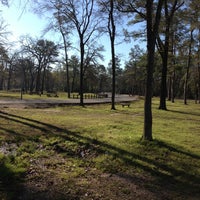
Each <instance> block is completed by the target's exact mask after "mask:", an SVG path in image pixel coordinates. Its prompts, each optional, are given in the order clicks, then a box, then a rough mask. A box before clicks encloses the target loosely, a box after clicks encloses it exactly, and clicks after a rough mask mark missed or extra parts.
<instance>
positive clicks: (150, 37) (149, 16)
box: [143, 0, 163, 140]
mask: <svg viewBox="0 0 200 200" xmlns="http://www.w3.org/2000/svg"><path fill="white" fill-rule="evenodd" d="M153 2H154V1H153V0H146V20H147V77H146V87H145V88H146V91H145V102H144V130H143V139H144V140H152V139H153V137H152V105H151V104H152V91H153V84H152V82H153V70H154V55H155V45H156V37H157V34H158V28H159V23H160V17H161V9H162V5H163V0H159V1H158V5H157V11H156V16H155V20H153ZM153 21H154V22H153Z"/></svg>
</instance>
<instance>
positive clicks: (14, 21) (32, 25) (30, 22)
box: [0, 0, 136, 67]
mask: <svg viewBox="0 0 200 200" xmlns="http://www.w3.org/2000/svg"><path fill="white" fill-rule="evenodd" d="M20 2H21V4H20ZM23 3H25V1H20V0H12V1H11V2H10V7H8V8H7V7H2V6H1V7H0V10H2V16H3V18H4V20H5V22H6V23H7V24H8V27H7V29H8V31H11V32H12V33H11V35H9V36H8V38H9V41H10V42H12V41H18V40H19V37H20V36H22V35H27V34H28V35H30V36H31V37H33V38H40V36H41V35H42V31H43V30H44V28H45V26H46V24H47V23H48V22H47V21H45V19H44V18H41V17H38V16H37V15H35V14H33V13H31V12H28V11H27V9H25V10H24V7H23V6H24V5H23ZM45 38H47V39H49V40H54V39H55V38H57V39H58V37H55V35H54V34H53V33H49V34H48V35H45ZM101 43H102V44H103V45H104V46H105V49H106V52H105V53H104V57H105V61H104V62H102V64H104V65H105V66H106V67H107V64H108V62H109V61H110V58H111V56H110V42H109V39H108V38H106V37H104V38H102V39H101ZM135 44H136V43H134V42H133V41H132V42H131V43H123V44H121V45H117V46H116V54H117V55H120V59H121V61H122V65H123V63H124V61H126V60H128V55H129V51H130V48H131V47H133V46H134V45H135Z"/></svg>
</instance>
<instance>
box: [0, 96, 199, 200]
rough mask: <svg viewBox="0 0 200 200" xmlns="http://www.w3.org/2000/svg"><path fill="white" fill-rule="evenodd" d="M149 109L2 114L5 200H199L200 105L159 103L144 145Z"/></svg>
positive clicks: (1, 194) (0, 195)
mask: <svg viewBox="0 0 200 200" xmlns="http://www.w3.org/2000/svg"><path fill="white" fill-rule="evenodd" d="M143 104H144V102H143V100H140V101H135V102H133V103H132V104H131V106H130V108H128V107H124V108H123V107H122V106H120V105H117V106H116V108H117V110H115V111H113V110H110V105H106V104H105V105H92V106H91V105H90V106H86V107H85V108H82V107H79V106H66V107H57V108H46V109H31V108H28V109H23V108H2V109H1V111H0V118H1V119H0V199H4V200H11V199H13V200H14V199H15V200H17V199H22V200H36V199H37V200H40V199H41V200H44V199H49V200H53V199H54V200H61V199H63V200H64V199H67V200H68V199H69V200H79V199H80V200H85V199H90V200H92V199H94V200H97V199H98V200H99V199H102V200H111V199H113V200H118V199H119V200H132V199H147V200H148V199H170V200H171V199H174V200H177V199H179V200H181V199H191V200H197V199H199V197H200V145H199V141H200V105H199V104H194V102H193V101H191V102H189V105H187V106H185V105H183V102H182V101H176V102H175V103H174V104H172V103H170V102H167V104H168V105H167V106H168V109H169V110H168V111H162V110H158V109H157V108H158V105H159V101H158V99H157V98H155V99H153V104H152V106H153V138H154V141H152V142H142V141H141V136H142V131H143Z"/></svg>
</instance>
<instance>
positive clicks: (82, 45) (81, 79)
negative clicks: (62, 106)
mask: <svg viewBox="0 0 200 200" xmlns="http://www.w3.org/2000/svg"><path fill="white" fill-rule="evenodd" d="M80 50H81V51H80V57H81V63H80V90H79V95H80V106H84V102H83V79H84V77H83V76H84V73H83V68H84V54H85V49H84V43H83V36H80Z"/></svg>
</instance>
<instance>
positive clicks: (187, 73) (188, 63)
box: [184, 29, 194, 105]
mask: <svg viewBox="0 0 200 200" xmlns="http://www.w3.org/2000/svg"><path fill="white" fill-rule="evenodd" d="M193 31H194V30H193V29H192V30H191V32H190V44H189V53H188V62H187V69H186V74H185V83H184V104H185V105H187V92H188V79H189V70H190V65H191V59H192V42H193Z"/></svg>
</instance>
